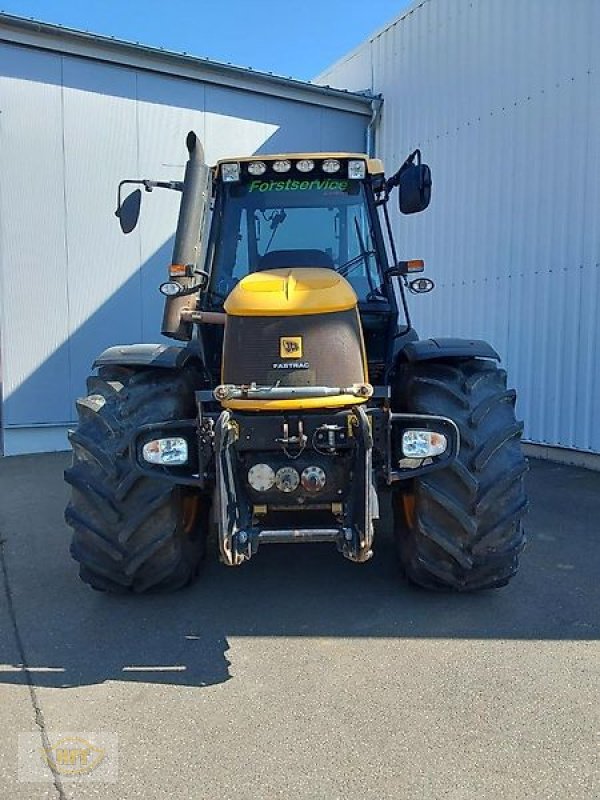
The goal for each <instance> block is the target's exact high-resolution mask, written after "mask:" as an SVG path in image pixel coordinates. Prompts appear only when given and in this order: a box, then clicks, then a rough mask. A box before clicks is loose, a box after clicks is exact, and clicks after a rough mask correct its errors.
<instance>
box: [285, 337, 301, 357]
mask: <svg viewBox="0 0 600 800" xmlns="http://www.w3.org/2000/svg"><path fill="white" fill-rule="evenodd" d="M279 357H280V358H302V337H301V336H282V337H281V338H280V339H279Z"/></svg>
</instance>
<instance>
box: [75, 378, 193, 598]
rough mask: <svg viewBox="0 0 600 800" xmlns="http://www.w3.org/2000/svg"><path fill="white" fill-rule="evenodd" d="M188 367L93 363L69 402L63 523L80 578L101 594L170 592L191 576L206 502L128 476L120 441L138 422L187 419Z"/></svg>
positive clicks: (125, 443) (125, 448)
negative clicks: (74, 423) (73, 407)
mask: <svg viewBox="0 0 600 800" xmlns="http://www.w3.org/2000/svg"><path fill="white" fill-rule="evenodd" d="M198 381H199V379H198V376H197V375H196V373H195V372H194V371H192V370H189V371H182V372H172V371H170V370H160V369H158V370H157V369H140V368H136V369H134V368H126V367H102V368H101V369H100V371H99V375H98V376H97V377H96V376H93V377H91V378H88V382H87V387H88V395H87V397H84V398H83V399H81V400H78V401H77V413H78V417H79V425H78V427H77V429H76V430H75V431H73V432H71V434H70V437H69V438H70V441H71V446H72V448H73V464H72V466H71V467H70V468H69V469H67V470H66V472H65V480H66V481H67V482H68V483H69V484H70V485H71V487H72V495H71V501H70V503H69V505H68V506H67V508H66V511H65V520H66V522H67V523H68V524H69V525H70V526H71V527H72V528H73V538H72V542H71V555H72V556H73V558H74V559H75V560H76V561H78V562H79V565H80V566H79V570H80V571H79V574H80V577H81V579H82V580H83V581H84V582H85V583H88V584H89V585H90V586H92V587H93V588H94V589H98V590H101V591H109V592H119V593H121V592H137V593H140V592H147V591H173V590H175V589H179V588H181V587H182V586H185V585H186V584H188V583H190V581H191V580H193V578H194V577H195V575H196V574H197V571H198V568H199V564H200V561H201V558H202V556H203V554H204V549H205V537H206V520H207V503H206V500H205V498H204V497H202V496H201V495H199V494H198V493H197V492H192V491H191V490H189V489H187V488H183V487H178V486H174V485H173V484H172V483H171V482H169V481H166V480H164V479H161V478H154V477H147V476H145V475H143V474H141V473H140V472H138V471H137V470H136V467H135V464H134V463H133V462H132V459H131V458H130V455H129V440H130V437H131V434H132V433H133V431H134V430H135V429H136V428H137V427H138V426H140V425H143V424H145V423H151V422H163V421H164V422H166V421H169V420H176V419H186V418H187V419H190V418H193V417H195V416H196V410H195V403H194V389H195V388H198Z"/></svg>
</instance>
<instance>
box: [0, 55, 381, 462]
mask: <svg viewBox="0 0 600 800" xmlns="http://www.w3.org/2000/svg"><path fill="white" fill-rule="evenodd" d="M367 121H368V117H365V116H361V115H360V114H353V113H349V112H345V111H342V110H339V109H338V110H336V109H335V108H327V107H325V106H323V105H316V104H310V103H302V102H297V101H291V100H287V99H285V98H279V97H276V96H268V95H266V94H259V93H257V94H253V93H251V92H243V91H237V90H235V89H231V88H223V87H220V86H218V85H214V84H213V85H210V84H203V83H201V82H199V81H192V80H185V79H180V78H177V77H171V76H167V75H160V74H157V73H154V72H149V71H144V70H138V69H132V68H127V67H121V66H115V65H111V64H107V63H102V62H99V61H95V60H91V59H89V60H88V59H85V58H78V57H73V56H68V55H61V54H56V53H51V52H46V51H43V50H41V49H35V48H30V47H20V46H15V45H11V44H7V43H0V287H1V301H0V303H1V304H0V324H1V337H0V340H1V346H2V382H3V386H2V393H3V400H4V402H3V417H4V418H3V425H4V428H5V431H4V433H5V452H6V453H7V454H10V453H14V452H22V451H32V450H33V451H36V450H43V449H53V448H56V447H60V446H61V445H62V444H63V443H66V439H65V436H64V429H65V425H67V424H68V423H70V422H71V420H72V419H73V415H74V408H73V401H74V398H75V397H77V396H79V395H81V393H82V392H83V390H84V380H85V376H86V375H87V374H88V372H89V370H90V364H91V362H92V360H93V358H94V356H95V355H96V354H97V353H98V352H100V351H101V350H102V349H104V348H105V347H107V346H109V345H111V344H116V343H131V342H139V341H142V342H143V341H153V340H154V341H155V340H156V339H157V338H158V331H159V330H160V321H161V315H162V305H163V304H162V299H161V296H160V295H159V293H158V291H157V287H158V285H159V283H161V282H162V281H163V280H164V279H165V275H166V272H165V269H166V265H167V264H168V263H169V258H170V250H171V237H172V235H173V232H174V228H175V224H176V218H177V208H178V196H177V195H175V194H174V193H169V192H164V191H163V192H161V191H160V190H158V191H156V192H154V193H153V194H152V195H151V196H150V195H145V196H144V208H143V214H142V221H141V224H140V226H139V227H138V229H137V230H136V232H135V233H133V234H131V235H130V236H127V237H124V236H123V235H122V234H121V232H120V230H119V227H118V225H117V222H116V220H115V218H114V209H115V203H116V187H117V183H118V181H119V180H121V179H122V178H124V177H152V178H157V179H163V180H168V179H180V178H181V177H182V168H183V165H184V162H185V158H186V151H185V145H184V138H185V135H186V133H187V131H188V130H190V129H192V128H193V129H194V130H196V132H197V133H198V134H199V135H200V137H201V138H202V140H203V143H204V145H205V150H206V156H207V160H208V162H209V163H214V161H216V160H217V159H218V158H221V157H225V156H228V155H234V154H238V155H247V154H252V153H254V152H257V151H262V152H281V151H285V150H288V151H291V150H311V149H314V150H319V149H323V150H331V149H338V148H339V149H346V148H347V149H349V150H356V149H358V150H361V149H362V148H363V146H364V132H365V126H366V124H367Z"/></svg>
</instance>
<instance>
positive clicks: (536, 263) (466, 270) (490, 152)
mask: <svg viewBox="0 0 600 800" xmlns="http://www.w3.org/2000/svg"><path fill="white" fill-rule="evenodd" d="M599 31H600V3H599V2H597V0H423V1H422V2H418V3H415V4H414V5H413V6H412V7H411V9H409V11H408V12H407V13H405V14H403V15H402V16H401V17H399V18H398V20H396V22H395V23H393V24H392V25H390V26H388V27H387V28H386V29H384V30H382V31H380V32H379V33H378V34H376V35H375V36H374V37H372V38H371V39H370V40H369V41H367V42H365V43H364V44H363V45H362V46H361V47H360V48H358V50H356V51H354V52H353V53H351V54H349V55H348V56H347V57H346V58H345V59H343V60H342V61H341V62H339V63H338V64H336V65H334V66H333V67H332V68H331V69H329V70H328V71H327V72H326V73H324V74H323V75H321V76H320V77H319V79H318V80H319V81H320V82H321V83H324V84H330V85H332V86H344V87H347V88H349V89H365V88H370V89H372V90H374V91H375V92H382V93H383V95H384V97H385V103H384V109H383V114H382V117H381V124H380V128H379V131H378V150H379V153H378V155H380V156H381V157H382V158H383V159H384V160H385V163H386V165H387V167H388V169H389V170H390V171H391V168H395V167H396V166H397V165H398V164H399V163H400V162H401V160H402V159H403V158H404V156H405V154H406V153H407V152H409V151H410V150H411V149H412V148H414V147H421V148H422V150H423V153H424V156H425V158H426V160H427V161H428V162H429V164H430V165H431V167H432V170H433V179H434V188H433V192H434V194H433V200H432V204H431V207H430V209H429V210H428V211H427V212H425V213H424V214H422V215H420V216H419V217H418V218H417V217H415V218H404V219H402V220H400V219H399V218H398V216H396V219H395V225H396V231H397V235H398V238H399V240H400V242H401V250H402V253H403V254H405V255H406V256H409V257H420V256H422V257H424V258H425V259H426V262H427V264H428V268H427V274H428V275H430V276H431V277H433V278H434V279H435V280H436V282H437V289H436V290H435V292H433V293H432V294H431V295H428V296H423V297H417V298H415V299H414V302H413V303H412V307H413V309H414V316H415V321H416V324H417V327H418V329H419V332H420V333H421V335H433V334H436V333H437V334H440V335H445V334H446V335H449V334H454V335H459V336H473V337H482V338H486V339H489V341H490V342H491V343H492V344H493V345H494V346H495V347H496V348H497V349H498V350H499V351H500V352H501V353H502V355H503V356H504V359H505V364H506V366H507V368H508V371H509V376H510V380H511V382H512V383H513V385H516V387H517V388H518V390H519V393H520V399H519V413H520V415H521V416H522V417H523V418H524V419H525V421H526V437H527V438H528V439H529V440H531V441H534V442H539V443H545V444H549V445H553V446H560V447H569V448H577V449H579V450H582V451H592V452H596V453H598V452H600V426H599V425H598V422H597V421H598V419H600V105H599V103H598V98H599V97H600V48H599V47H598V33H599Z"/></svg>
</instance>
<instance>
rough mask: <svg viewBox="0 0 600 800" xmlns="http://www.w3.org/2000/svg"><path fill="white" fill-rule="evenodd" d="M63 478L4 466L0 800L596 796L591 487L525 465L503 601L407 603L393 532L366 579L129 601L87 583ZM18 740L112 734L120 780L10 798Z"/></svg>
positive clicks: (596, 546)
mask: <svg viewBox="0 0 600 800" xmlns="http://www.w3.org/2000/svg"><path fill="white" fill-rule="evenodd" d="M66 463H67V457H66V456H65V455H64V454H57V455H48V456H34V457H23V458H7V459H4V460H0V536H1V537H2V539H3V545H2V549H3V567H4V572H3V574H2V577H1V578H0V580H4V582H5V584H6V581H8V583H7V585H6V586H5V587H2V592H1V593H0V632H1V635H0V797H2V798H7V800H8V798H11V800H20V799H21V798H24V799H25V798H26V799H27V800H30V799H31V800H38V798H44V799H46V798H51V799H52V800H54V798H69V800H80V799H83V800H86V799H87V798H92V797H94V798H96V797H97V798H105V799H106V800H129V798H145V799H146V800H154V798H161V799H162V798H168V797H172V798H174V799H175V798H176V799H177V800H185V798H194V799H196V798H211V799H212V798H214V799H215V800H216V799H219V800H220V798H261V799H262V798H269V799H270V798H276V797H282V798H293V799H294V800H304V798H311V799H313V798H314V800H334V798H341V799H343V800H349V799H354V798H356V799H357V800H358V799H359V798H360V800H366V799H370V798H373V799H374V800H375V798H377V800H381V799H382V798H399V800H417V798H419V799H420V798H423V800H425V799H426V800H437V798H440V799H441V798H444V799H445V800H446V799H448V798H449V799H450V800H458V799H459V798H461V799H462V798H465V799H466V798H468V800H471V799H473V800H475V798H477V800H479V798H484V799H485V800H487V799H488V798H489V800H497V799H498V798H509V800H517V798H518V799H519V800H523V799H524V798H535V800H541V799H542V798H556V800H566V799H567V798H569V800H573V798H581V799H582V800H583V798H585V800H590V799H591V798H596V797H600V769H599V766H600V764H599V749H598V747H599V744H600V703H599V689H600V646H599V643H598V640H599V638H600V580H599V578H600V474H596V473H592V472H586V471H585V470H580V469H574V468H568V467H561V466H556V465H551V464H546V463H541V462H538V463H536V462H532V471H531V473H530V476H529V488H530V493H531V497H532V509H531V513H530V514H529V516H528V518H527V527H528V532H529V546H528V549H527V551H526V552H525V554H524V558H523V567H522V570H521V572H520V574H519V575H518V576H517V578H516V579H515V580H514V582H513V583H512V584H511V585H510V586H509V587H508V588H506V589H502V590H499V591H496V592H488V593H483V594H480V595H476V596H453V595H446V594H440V595H436V594H427V593H425V592H422V591H418V590H415V589H412V588H410V587H409V586H407V585H406V584H405V583H403V582H402V581H401V579H400V578H399V576H398V573H397V569H396V565H395V561H394V556H393V551H392V546H391V542H390V540H389V537H388V536H386V535H385V534H384V535H383V536H382V537H381V538H380V539H379V541H378V545H379V546H378V547H377V549H376V556H375V558H374V559H373V561H372V562H370V563H368V564H366V565H363V566H360V565H354V564H351V563H349V562H346V561H344V559H342V557H341V556H339V555H338V554H337V553H336V552H335V549H334V548H333V547H330V546H327V545H314V546H303V547H301V546H288V547H285V546H271V547H270V548H269V547H264V548H263V549H262V550H261V552H260V553H259V554H258V556H257V557H256V559H255V560H254V561H253V562H251V563H250V564H248V565H246V566H244V567H242V568H241V569H240V570H230V569H227V568H225V567H222V566H221V565H219V564H218V563H217V560H216V554H214V553H213V554H212V555H211V558H210V559H209V561H208V563H207V565H206V568H205V570H204V573H203V575H202V576H201V580H200V581H199V582H198V583H197V584H195V585H194V586H193V587H192V588H190V589H188V590H185V591H183V592H181V593H179V594H177V595H171V596H165V597H161V596H155V597H152V596H151V597H137V598H136V597H125V598H123V597H111V596H105V595H103V594H99V593H96V592H93V591H91V590H90V589H88V588H87V587H86V586H84V585H83V584H81V583H80V582H79V579H78V577H77V567H76V565H75V563H74V562H73V561H71V559H70V557H69V555H68V542H69V532H68V529H67V528H66V526H65V524H64V522H63V519H62V511H63V507H64V505H65V502H66V499H67V488H66V487H65V486H64V484H63V482H62V470H63V468H64V466H65V465H66ZM5 588H6V591H5V590H4V589H5ZM27 732H35V733H36V735H37V736H38V737H39V746H40V747H41V746H42V742H43V737H45V736H49V737H50V741H53V739H52V737H53V736H55V735H56V734H61V733H64V732H88V733H94V732H96V733H102V732H104V733H109V734H110V733H112V734H117V735H118V762H119V763H118V780H117V782H115V783H94V782H91V781H90V779H89V777H87V778H85V777H83V778H80V779H78V781H77V782H76V783H73V782H67V781H64V782H62V781H61V780H57V781H56V785H53V783H52V781H51V780H49V781H48V782H46V783H24V782H21V781H19V780H18V770H17V750H18V735H19V733H27ZM92 775H93V773H92ZM48 776H49V778H50V777H51V776H50V771H49V770H48Z"/></svg>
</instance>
